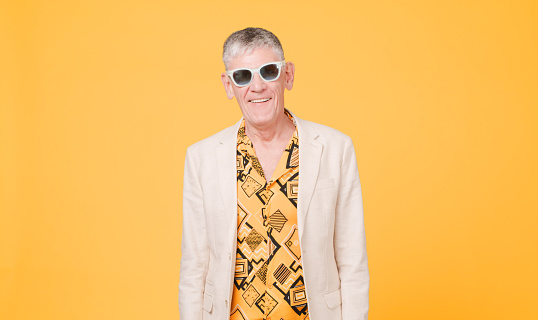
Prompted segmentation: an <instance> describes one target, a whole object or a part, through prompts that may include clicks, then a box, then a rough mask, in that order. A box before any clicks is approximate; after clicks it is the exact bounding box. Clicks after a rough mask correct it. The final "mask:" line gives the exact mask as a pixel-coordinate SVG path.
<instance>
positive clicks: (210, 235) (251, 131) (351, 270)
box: [179, 28, 370, 320]
mask: <svg viewBox="0 0 538 320" xmlns="http://www.w3.org/2000/svg"><path fill="white" fill-rule="evenodd" d="M223 61H224V64H225V67H226V70H227V71H226V72H224V73H223V74H222V75H221V79H222V83H223V85H224V88H225V89H226V94H227V96H228V98H229V99H232V98H233V97H235V98H236V100H237V102H238V103H239V108H240V109H241V112H242V113H243V118H242V119H241V120H240V121H239V122H237V123H236V124H235V125H233V126H232V127H229V128H227V129H225V130H223V131H221V132H219V133H217V134H215V135H213V136H211V137H209V138H207V139H205V140H202V141H200V142H198V143H196V144H194V145H192V146H190V147H189V148H188V149H187V155H186V160H185V176H184V179H185V180H184V194H183V236H182V245H181V251H182V258H181V268H180V282H179V310H180V318H181V320H200V319H250V320H255V319H256V320H258V319H260V320H261V319H263V320H280V319H283V320H298V319H312V320H332V319H334V320H337V319H344V320H351V319H361V320H366V319H367V318H368V290H369V281H370V278H369V272H368V262H367V256H366V241H365V232H364V218H363V210H362V196H361V185H360V181H359V173H358V170H357V163H356V159H355V151H354V148H353V144H352V142H351V139H350V138H349V137H348V136H346V135H344V134H343V133H341V132H339V131H337V130H335V129H331V128H329V127H326V126H323V125H320V124H316V123H313V122H309V121H306V120H302V119H300V118H298V117H297V116H296V115H294V114H293V113H292V112H291V111H290V110H288V109H285V104H284V91H285V90H284V89H287V90H291V89H292V87H293V81H294V73H295V66H294V64H293V63H292V62H289V61H288V62H286V61H285V59H284V52H283V50H282V46H281V44H280V41H279V40H278V38H277V37H276V36H275V35H274V34H273V33H271V32H269V31H267V30H264V29H261V28H246V29H244V30H240V31H237V32H235V33H233V34H232V35H230V36H229V37H228V39H227V40H226V42H225V43H224V52H223Z"/></svg>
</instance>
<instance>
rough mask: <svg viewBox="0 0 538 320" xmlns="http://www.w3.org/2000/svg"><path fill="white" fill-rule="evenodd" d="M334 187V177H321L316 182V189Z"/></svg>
mask: <svg viewBox="0 0 538 320" xmlns="http://www.w3.org/2000/svg"><path fill="white" fill-rule="evenodd" d="M332 187H334V179H333V178H329V179H321V180H318V181H317V182H316V187H315V188H314V190H323V189H329V188H332Z"/></svg>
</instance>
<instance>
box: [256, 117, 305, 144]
mask: <svg viewBox="0 0 538 320" xmlns="http://www.w3.org/2000/svg"><path fill="white" fill-rule="evenodd" d="M294 130H295V125H294V124H293V121H292V120H291V119H290V118H289V117H288V116H287V115H286V114H285V113H284V112H282V113H281V116H279V117H278V118H276V119H275V120H274V122H272V123H268V124H265V125H263V126H256V125H254V124H251V123H248V122H246V121H245V133H246V135H247V136H248V137H249V139H250V140H251V141H252V143H254V144H256V143H263V144H270V143H271V142H273V141H278V140H279V139H280V138H282V137H287V138H289V137H288V136H289V132H290V131H291V132H292V133H293V131H294Z"/></svg>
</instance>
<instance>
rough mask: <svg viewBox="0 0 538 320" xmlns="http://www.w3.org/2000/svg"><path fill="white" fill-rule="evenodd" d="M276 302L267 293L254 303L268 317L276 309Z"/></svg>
mask: <svg viewBox="0 0 538 320" xmlns="http://www.w3.org/2000/svg"><path fill="white" fill-rule="evenodd" d="M277 304H278V302H277V301H276V300H275V298H273V297H272V296H271V295H270V294H269V293H268V292H267V291H265V292H264V293H263V295H262V296H261V297H260V299H258V301H256V306H257V307H258V308H259V309H260V311H261V312H263V313H264V315H266V316H267V315H269V314H270V313H271V311H273V309H274V308H275V307H276V305H277Z"/></svg>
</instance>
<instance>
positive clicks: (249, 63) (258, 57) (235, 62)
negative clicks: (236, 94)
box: [228, 47, 280, 70]
mask: <svg viewBox="0 0 538 320" xmlns="http://www.w3.org/2000/svg"><path fill="white" fill-rule="evenodd" d="M279 60H280V58H279V56H278V55H277V54H276V53H275V51H274V50H273V49H271V48H268V47H260V48H256V49H254V50H252V51H251V52H249V51H247V52H245V53H243V54H238V55H235V56H234V57H233V58H231V59H230V61H229V63H228V69H229V70H232V69H237V68H257V67H259V66H261V65H262V64H265V63H268V62H274V61H279Z"/></svg>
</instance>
